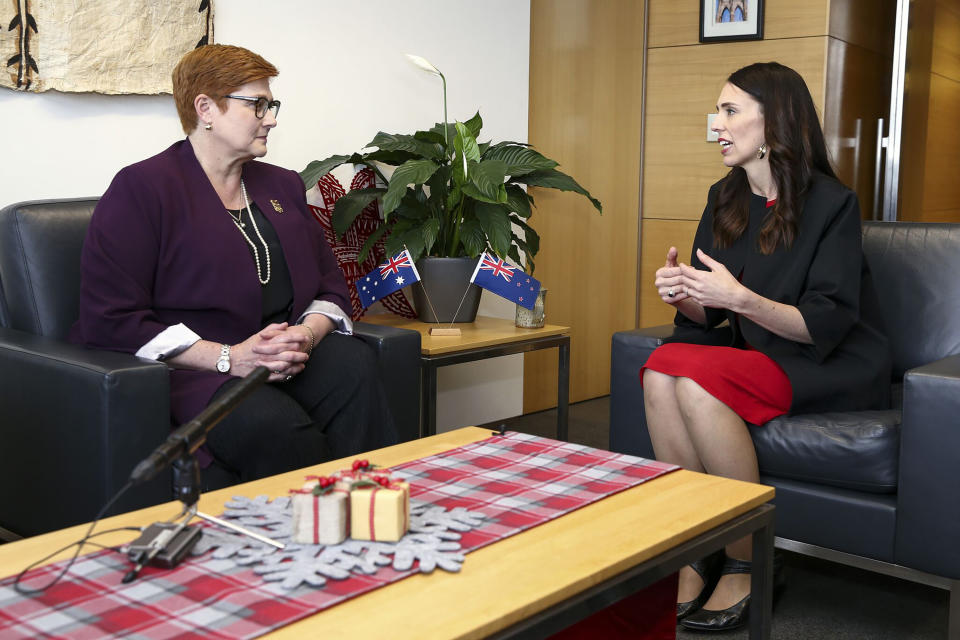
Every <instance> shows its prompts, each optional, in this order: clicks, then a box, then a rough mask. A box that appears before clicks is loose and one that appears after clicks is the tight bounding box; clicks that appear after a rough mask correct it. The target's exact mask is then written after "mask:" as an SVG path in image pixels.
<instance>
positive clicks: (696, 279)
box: [680, 249, 747, 311]
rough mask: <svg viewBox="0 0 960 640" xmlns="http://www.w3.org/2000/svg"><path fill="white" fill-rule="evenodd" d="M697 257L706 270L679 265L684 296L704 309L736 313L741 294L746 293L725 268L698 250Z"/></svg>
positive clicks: (744, 288)
mask: <svg viewBox="0 0 960 640" xmlns="http://www.w3.org/2000/svg"><path fill="white" fill-rule="evenodd" d="M697 257H698V258H699V259H700V262H702V263H703V264H704V266H705V267H707V269H709V270H708V271H707V270H700V269H695V268H693V267H691V266H690V265H687V264H681V265H680V273H681V286H682V287H683V290H684V292H685V293H686V295H688V296H690V297H691V298H693V299H694V300H696V301H697V302H699V303H700V304H701V305H703V306H704V307H714V308H718V309H731V310H733V311H736V310H737V308H738V306H739V304H740V301H741V299H742V298H743V294H744V293H745V292H746V291H747V289H746V287H744V286H743V285H742V284H740V282H738V281H737V279H736V278H735V277H733V275H732V274H731V273H730V272H729V271H727V268H726V267H725V266H724V265H723V264H722V263H720V262H717V261H716V260H714V259H713V258H711V257H710V256H708V255H707V254H705V253H704V252H703V251H701V250H700V249H697Z"/></svg>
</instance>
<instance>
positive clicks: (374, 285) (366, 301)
mask: <svg viewBox="0 0 960 640" xmlns="http://www.w3.org/2000/svg"><path fill="white" fill-rule="evenodd" d="M419 280H420V274H419V273H417V268H416V267H415V266H413V260H412V259H411V258H410V251H409V250H408V249H404V250H403V251H401V252H400V253H398V254H397V255H395V256H393V257H392V258H387V261H386V262H384V263H383V264H381V265H378V266H377V268H376V269H374V270H373V271H371V272H370V273H368V274H367V275H365V276H363V277H362V278H360V279H359V280H357V282H356V287H357V295H358V296H360V304H362V305H363V308H364V309H366V308H367V307H369V306H370V305H372V304H373V303H374V302H376V301H377V300H380V299H381V298H385V297H386V296H388V295H390V294H391V293H393V292H394V291H399V290H400V289H403V288H404V287H405V286H407V285H408V284H413V283H414V282H418V281H419Z"/></svg>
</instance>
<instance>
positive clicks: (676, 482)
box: [0, 427, 774, 640]
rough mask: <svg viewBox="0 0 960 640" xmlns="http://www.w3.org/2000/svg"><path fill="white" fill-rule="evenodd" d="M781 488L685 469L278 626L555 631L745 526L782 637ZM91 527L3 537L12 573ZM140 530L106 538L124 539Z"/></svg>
mask: <svg viewBox="0 0 960 640" xmlns="http://www.w3.org/2000/svg"><path fill="white" fill-rule="evenodd" d="M488 435H490V431H488V430H486V429H479V428H477V427H468V428H464V429H458V430H456V431H451V432H448V433H443V434H440V435H437V436H432V437H429V438H423V439H420V440H414V441H412V442H406V443H403V444H399V445H396V446H393V447H388V448H386V449H379V450H377V451H372V452H370V453H369V454H365V455H364V457H366V458H368V459H369V460H370V461H371V462H372V463H375V464H379V465H384V466H392V465H396V464H400V463H401V462H406V461H408V460H414V459H417V458H421V457H424V456H428V455H433V454H436V453H440V452H442V451H445V450H448V449H451V448H455V447H458V446H461V445H464V444H467V443H470V442H474V441H477V440H480V439H483V438H485V437H487V436H488ZM349 463H350V460H349V459H344V460H340V461H335V462H330V463H325V464H322V465H317V466H316V467H310V468H309V470H300V471H293V472H290V473H286V474H281V475H278V476H274V477H272V478H267V479H264V480H258V481H256V482H250V483H247V484H242V485H238V486H235V487H230V488H228V489H223V490H220V491H214V492H211V493H209V494H205V495H204V496H202V498H201V500H200V509H201V510H202V511H206V512H207V513H219V512H220V511H221V510H222V508H223V504H224V503H225V502H226V501H227V500H229V499H230V497H232V496H234V495H244V496H249V497H254V496H257V495H263V494H267V495H271V496H280V495H286V494H287V490H288V489H289V488H290V487H294V486H299V485H300V484H301V482H302V480H303V476H304V474H305V473H308V472H309V473H315V474H329V473H332V472H333V471H336V470H338V469H341V468H344V467H345V466H349ZM773 493H774V491H773V489H772V488H770V487H765V486H762V485H757V484H750V483H746V482H739V481H736V480H727V479H725V478H718V477H715V476H708V475H703V474H700V473H694V472H690V471H683V470H681V471H675V472H673V473H669V474H667V475H665V476H662V477H660V478H656V479H654V480H651V481H649V482H646V483H644V484H642V485H639V486H637V487H634V488H633V489H629V490H627V491H623V492H621V493H619V494H616V495H613V496H610V497H609V498H606V499H604V500H601V501H599V502H596V503H594V504H592V505H589V506H586V507H584V508H582V509H579V510H577V511H574V512H572V513H569V514H567V515H564V516H562V517H560V518H558V519H556V520H553V521H551V522H547V523H545V524H542V525H540V526H538V527H534V528H533V529H530V530H528V531H525V532H523V533H520V534H517V535H515V536H512V537H510V538H506V539H504V540H501V541H499V542H497V543H494V544H492V545H489V546H487V547H484V548H482V549H478V550H476V551H473V552H472V553H470V554H469V555H467V559H466V562H465V563H464V565H463V569H462V571H461V572H460V573H458V574H449V573H444V572H442V571H437V572H435V573H434V574H432V575H414V576H411V577H409V578H406V579H404V580H400V581H398V582H395V583H392V584H390V585H387V586H385V587H382V588H380V589H376V590H374V591H371V592H369V593H367V594H364V595H362V596H359V597H356V598H353V599H351V600H348V601H346V602H343V603H341V604H339V605H336V606H334V607H331V608H329V609H327V610H325V611H321V612H319V613H317V614H314V615H312V616H310V617H308V618H304V619H302V620H300V621H298V622H295V623H293V624H290V625H288V626H286V627H282V628H281V629H278V630H277V631H275V632H273V633H271V634H269V637H271V638H291V639H299V638H307V637H309V638H316V637H332V638H347V637H354V636H357V635H364V636H369V637H375V638H391V640H393V639H397V640H403V639H406V638H409V639H411V640H419V639H421V638H487V637H495V638H506V637H543V636H546V635H549V634H551V633H553V632H555V631H558V630H560V629H562V628H565V627H567V626H569V625H570V624H573V623H574V622H576V621H578V620H581V619H583V618H585V617H587V616H588V615H590V614H591V613H593V612H594V611H596V610H598V609H600V608H602V607H604V606H607V605H609V604H612V603H613V602H616V601H618V600H620V599H621V598H623V597H625V596H626V595H629V594H631V593H634V592H636V591H637V590H639V589H641V588H643V587H644V586H646V585H648V584H652V583H653V582H655V581H657V580H659V579H661V578H663V577H665V576H668V575H670V574H672V573H674V572H676V571H677V570H678V569H679V568H680V567H682V566H683V565H685V564H687V563H689V562H691V561H693V560H694V559H696V558H699V557H702V556H704V555H706V554H708V553H710V552H712V551H714V550H716V549H719V548H721V547H722V546H724V545H725V544H727V543H728V542H731V541H733V540H736V539H738V538H740V537H742V536H744V535H751V534H752V535H753V557H754V572H753V575H752V581H753V582H752V587H753V593H754V594H758V595H755V596H754V599H753V602H752V603H751V605H750V606H751V616H750V625H751V626H750V637H751V638H764V639H765V638H769V637H770V612H771V606H772V582H773V580H772V563H773V511H774V509H773V506H772V505H770V504H768V502H769V500H770V499H772V498H773ZM178 511H179V503H169V504H166V505H160V506H157V507H150V508H148V509H142V510H140V511H135V512H132V513H128V514H124V515H119V516H115V517H112V518H108V519H106V520H104V521H103V522H102V523H101V524H100V525H99V526H98V529H106V528H109V527H118V526H131V525H134V526H142V525H146V524H149V523H151V522H154V521H157V520H161V519H166V518H168V517H170V516H172V515H174V514H175V513H176V512H178ZM85 531H86V526H85V525H84V526H77V527H72V528H69V529H64V530H62V531H57V532H54V533H49V534H45V535H41V536H35V537H33V538H27V539H25V540H20V541H18V542H13V543H9V544H4V545H0V575H11V574H14V573H17V572H19V571H21V570H22V569H23V568H24V567H25V566H26V565H27V564H29V563H30V562H32V561H34V560H36V559H39V558H41V557H43V556H44V555H46V554H47V553H50V551H52V550H54V549H58V548H60V547H61V546H64V545H65V544H67V543H69V542H71V541H73V540H76V539H77V538H79V537H80V536H81V535H82V534H83V533H84V532H85ZM134 535H135V534H133V533H131V532H119V533H117V534H114V535H112V536H111V535H105V536H102V537H101V538H98V541H99V542H101V543H102V544H121V543H123V542H126V541H129V540H131V539H132V538H133V537H134Z"/></svg>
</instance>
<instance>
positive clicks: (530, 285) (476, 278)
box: [470, 252, 540, 309]
mask: <svg viewBox="0 0 960 640" xmlns="http://www.w3.org/2000/svg"><path fill="white" fill-rule="evenodd" d="M470 282H472V283H473V284H476V285H479V286H481V287H483V288H484V289H486V290H487V291H491V292H493V293H495V294H497V295H498V296H500V297H503V298H506V299H507V300H510V301H512V302H516V303H517V304H518V305H520V306H521V307H526V308H527V309H533V303H534V301H536V299H537V294H538V293H540V281H539V280H537V279H536V278H534V277H533V276H531V275H529V274H527V273H524V272H523V269H521V268H520V267H517V266H514V265H512V264H510V263H509V262H507V261H506V260H504V259H502V258H497V257H496V256H491V255H490V254H488V253H487V252H483V253H481V254H480V261H479V262H477V268H476V269H474V270H473V275H472V276H470Z"/></svg>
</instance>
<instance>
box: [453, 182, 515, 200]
mask: <svg viewBox="0 0 960 640" xmlns="http://www.w3.org/2000/svg"><path fill="white" fill-rule="evenodd" d="M463 193H464V195H467V196H470V197H471V198H473V199H474V200H477V201H478V202H489V203H490V204H502V203H504V202H506V201H507V190H506V189H505V188H504V186H503V185H502V184H501V185H500V188H499V189H498V190H497V193H496V194H495V195H494V197H492V198H491V197H490V196H488V195H487V194H485V193H483V192H482V191H480V189H479V188H477V185H475V184H473V183H472V182H468V183H467V184H465V185H463Z"/></svg>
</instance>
